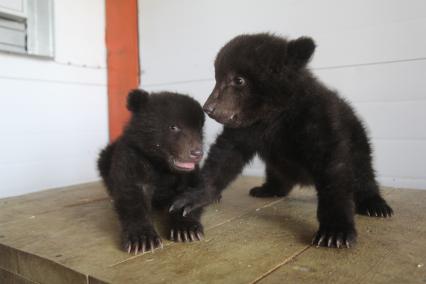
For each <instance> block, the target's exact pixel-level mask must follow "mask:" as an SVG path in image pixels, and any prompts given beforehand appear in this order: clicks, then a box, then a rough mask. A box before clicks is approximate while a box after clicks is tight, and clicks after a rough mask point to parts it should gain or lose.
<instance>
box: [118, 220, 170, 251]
mask: <svg viewBox="0 0 426 284" xmlns="http://www.w3.org/2000/svg"><path fill="white" fill-rule="evenodd" d="M123 248H124V250H125V251H127V252H128V253H131V252H134V253H135V255H136V254H138V253H145V252H147V251H151V252H154V250H155V249H156V248H163V242H162V241H161V239H160V237H159V236H158V234H157V232H156V231H155V229H154V228H153V227H152V226H132V227H130V228H127V230H124V231H123Z"/></svg>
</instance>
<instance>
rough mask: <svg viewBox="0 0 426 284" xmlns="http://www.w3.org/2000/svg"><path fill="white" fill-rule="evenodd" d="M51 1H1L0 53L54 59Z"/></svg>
mask: <svg viewBox="0 0 426 284" xmlns="http://www.w3.org/2000/svg"><path fill="white" fill-rule="evenodd" d="M52 2H53V1H52V0H0V51H6V52H14V53H23V54H29V55H37V56H43V57H53V17H52V14H53V3H52Z"/></svg>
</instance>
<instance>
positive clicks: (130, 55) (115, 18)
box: [105, 0, 140, 141]
mask: <svg viewBox="0 0 426 284" xmlns="http://www.w3.org/2000/svg"><path fill="white" fill-rule="evenodd" d="M105 5H106V46H107V65H108V113H109V137H110V140H111V141H113V140H114V139H116V138H117V137H118V136H119V135H120V134H121V133H122V131H123V126H124V125H125V123H126V122H127V120H128V119H129V116H130V115H129V112H128V111H127V109H126V98H127V94H128V92H129V90H131V89H134V88H136V87H138V86H139V80H140V79H139V78H140V72H139V70H140V69H139V42H138V39H139V36H138V4H137V0H106V1H105Z"/></svg>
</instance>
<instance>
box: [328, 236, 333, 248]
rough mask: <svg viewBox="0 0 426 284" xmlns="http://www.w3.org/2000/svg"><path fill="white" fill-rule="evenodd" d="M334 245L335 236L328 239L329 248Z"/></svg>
mask: <svg viewBox="0 0 426 284" xmlns="http://www.w3.org/2000/svg"><path fill="white" fill-rule="evenodd" d="M332 245H333V236H331V237H330V238H329V239H328V243H327V246H328V247H329V248H331V246H332Z"/></svg>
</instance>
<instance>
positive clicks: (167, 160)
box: [98, 90, 204, 254]
mask: <svg viewBox="0 0 426 284" xmlns="http://www.w3.org/2000/svg"><path fill="white" fill-rule="evenodd" d="M127 108H128V109H129V110H130V111H131V114H132V115H131V119H130V121H129V123H128V125H127V127H126V128H125V130H124V133H123V135H122V136H121V137H119V138H118V139H117V140H116V141H115V142H113V143H112V144H110V145H108V146H107V147H106V148H105V149H104V150H102V152H101V153H100V156H99V160H98V168H99V172H100V174H101V176H102V178H103V181H104V183H105V185H106V187H107V190H108V193H109V194H110V196H111V197H112V199H113V200H114V206H115V209H116V211H117V213H118V218H119V220H120V223H121V227H122V241H123V248H124V249H125V250H126V251H128V252H129V253H130V252H132V251H134V253H135V254H137V253H138V252H142V253H143V252H145V251H148V250H151V251H153V250H154V249H155V248H157V247H162V241H161V239H160V237H159V235H158V234H157V232H156V231H155V229H154V226H153V223H152V220H151V217H150V211H151V207H152V206H154V207H160V208H162V207H165V208H167V207H169V206H170V204H171V203H172V202H173V201H174V199H175V198H176V196H178V195H179V194H182V193H183V192H189V191H191V190H193V189H194V188H196V187H198V186H199V185H198V182H199V167H198V163H199V162H200V160H201V158H202V155H203V151H202V135H203V133H202V131H203V125H204V113H203V111H202V108H201V106H200V104H199V103H198V102H196V101H195V100H193V99H192V98H190V97H188V96H185V95H180V94H175V93H168V92H162V93H156V94H150V95H149V94H148V93H147V92H145V91H142V90H134V91H132V92H130V94H129V95H128V99H127ZM201 213H202V209H201V208H200V209H198V210H194V211H192V212H191V214H188V215H187V216H185V217H184V216H181V215H180V214H176V213H169V214H170V227H171V229H170V238H171V239H172V240H174V241H195V240H200V239H201V238H202V237H203V226H202V225H201V223H200V216H201Z"/></svg>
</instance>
